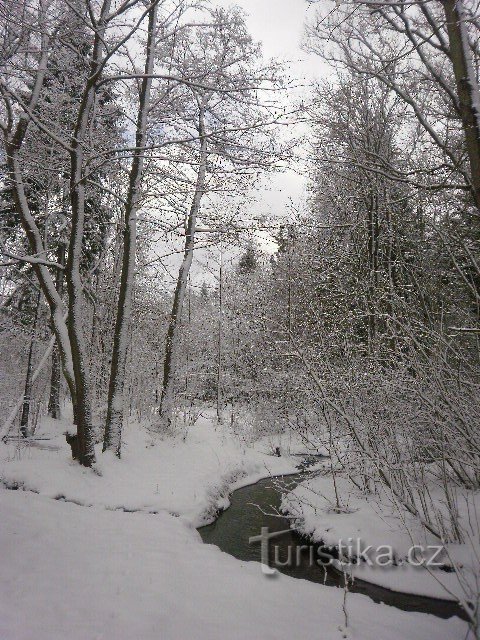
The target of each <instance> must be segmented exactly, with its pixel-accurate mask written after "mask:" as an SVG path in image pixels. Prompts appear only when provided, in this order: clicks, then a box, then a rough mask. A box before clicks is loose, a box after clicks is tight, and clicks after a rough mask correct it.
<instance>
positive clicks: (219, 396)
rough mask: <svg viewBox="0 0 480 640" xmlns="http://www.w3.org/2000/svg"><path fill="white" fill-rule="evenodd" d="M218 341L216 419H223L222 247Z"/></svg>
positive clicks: (221, 251)
mask: <svg viewBox="0 0 480 640" xmlns="http://www.w3.org/2000/svg"><path fill="white" fill-rule="evenodd" d="M218 278H219V283H218V338H217V339H218V343H217V420H218V422H219V423H221V422H222V421H223V411H222V404H223V398H222V351H223V249H220V270H219V274H218Z"/></svg>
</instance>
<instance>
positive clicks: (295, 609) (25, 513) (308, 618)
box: [0, 490, 466, 640]
mask: <svg viewBox="0 0 480 640" xmlns="http://www.w3.org/2000/svg"><path fill="white" fill-rule="evenodd" d="M0 513H1V523H2V524H1V527H0V548H1V549H2V562H1V564H0V638H2V640H33V639H35V640H66V639H67V638H68V640H133V639H135V640H136V639H139V640H158V639H159V638H161V639H162V640H185V639H187V638H188V639H192V640H203V639H205V640H207V639H208V640H217V639H218V640H224V639H225V638H228V639H229V640H236V639H238V640H251V639H255V640H269V639H272V640H291V639H293V638H298V639H299V640H310V639H311V638H322V640H340V638H342V637H344V636H343V634H342V633H341V632H340V631H339V628H340V627H342V626H343V624H344V616H343V612H342V600H343V593H342V591H341V590H340V589H332V588H330V587H324V586H323V585H318V584H313V583H310V582H307V581H303V580H295V579H293V578H288V577H287V576H282V575H280V576H278V577H277V578H275V579H270V578H268V577H266V576H264V575H263V574H262V573H261V571H260V567H259V565H258V564H257V563H252V562H249V563H244V562H240V561H238V560H235V559H234V558H232V557H230V556H228V555H227V554H224V553H222V552H220V551H219V550H218V549H217V548H216V547H214V546H211V545H204V544H203V543H202V542H201V540H200V536H199V535H198V534H197V532H196V531H194V530H192V529H188V528H187V527H186V526H185V524H184V523H183V522H182V521H181V520H180V519H179V518H175V517H173V516H171V515H169V514H167V513H166V512H165V513H160V514H156V515H149V514H145V513H123V512H119V511H113V512H112V511H108V510H105V509H99V508H96V507H92V508H85V507H81V506H77V505H75V504H71V503H65V502H60V501H55V500H51V499H49V498H47V497H45V496H38V495H35V494H32V493H30V492H23V491H7V490H0ZM347 611H348V616H349V625H350V628H349V635H348V637H351V638H355V639H358V640H363V639H364V640H371V638H378V639H379V640H380V639H381V640H397V639H398V640H404V639H407V638H408V640H431V639H432V638H435V640H459V639H460V638H464V637H465V633H466V626H465V623H463V622H462V621H460V620H459V619H458V618H452V619H450V620H447V621H445V620H439V619H436V618H433V617H432V616H427V615H423V614H418V613H413V614H412V613H405V612H402V611H398V610H396V609H393V608H391V607H387V606H385V605H377V604H374V603H373V602H372V601H371V600H370V599H368V598H367V597H365V596H361V595H358V594H349V595H348V598H347Z"/></svg>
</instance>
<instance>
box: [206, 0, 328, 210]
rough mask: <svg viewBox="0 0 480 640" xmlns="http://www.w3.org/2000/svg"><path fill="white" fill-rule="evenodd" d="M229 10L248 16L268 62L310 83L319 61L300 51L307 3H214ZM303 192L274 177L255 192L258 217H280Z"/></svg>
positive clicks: (286, 176)
mask: <svg viewBox="0 0 480 640" xmlns="http://www.w3.org/2000/svg"><path fill="white" fill-rule="evenodd" d="M213 2H214V4H217V5H220V6H223V7H228V6H232V5H238V6H240V7H242V8H243V9H244V10H245V12H246V14H247V26H248V28H249V31H250V33H251V35H252V37H253V38H254V39H255V40H257V41H260V42H262V44H263V51H264V55H265V57H267V58H271V57H275V58H280V59H282V60H284V61H288V63H289V75H290V76H291V77H293V78H295V80H298V81H299V82H300V83H302V84H303V83H304V82H305V83H310V82H311V81H312V79H313V78H314V77H316V75H317V74H316V70H317V69H319V68H320V66H321V65H320V62H319V60H318V58H315V57H313V56H309V55H308V54H307V53H305V52H304V51H302V50H301V41H302V36H303V25H304V22H305V20H306V19H307V17H308V16H310V15H312V13H313V11H314V10H315V9H314V7H312V6H311V5H309V4H308V2H307V1H306V0H237V1H236V2H235V1H233V2H232V0H213ZM304 191H305V180H304V179H303V178H302V177H300V176H298V175H296V174H295V173H293V172H290V171H289V172H286V173H282V174H278V175H274V176H273V177H272V178H271V179H270V180H269V186H268V188H267V189H261V190H258V191H257V194H258V195H257V197H256V200H257V205H256V207H257V211H258V213H260V214H265V213H266V214H272V213H273V214H282V213H283V212H284V211H285V209H286V208H287V207H288V204H289V202H290V201H293V202H294V203H295V202H298V201H299V200H301V199H302V196H303V194H304Z"/></svg>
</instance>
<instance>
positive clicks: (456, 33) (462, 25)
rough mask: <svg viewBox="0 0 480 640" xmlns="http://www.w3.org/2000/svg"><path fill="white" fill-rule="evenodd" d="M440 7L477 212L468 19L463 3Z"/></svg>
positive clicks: (478, 150)
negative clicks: (444, 19) (444, 23)
mask: <svg viewBox="0 0 480 640" xmlns="http://www.w3.org/2000/svg"><path fill="white" fill-rule="evenodd" d="M442 4H443V8H444V11H445V18H446V22H447V32H448V39H449V45H450V49H449V53H450V60H451V62H452V66H453V72H454V75H455V82H456V85H457V93H458V100H459V107H460V116H461V119H462V125H463V130H464V133H465V142H466V147H467V153H468V159H469V162H470V173H471V180H470V184H471V189H472V195H473V199H474V201H475V204H476V206H477V208H478V209H480V91H479V87H478V83H477V77H476V73H475V68H474V64H473V60H472V54H471V51H470V44H469V41H468V33H467V27H466V20H467V17H466V15H465V9H464V6H463V1H462V0H442Z"/></svg>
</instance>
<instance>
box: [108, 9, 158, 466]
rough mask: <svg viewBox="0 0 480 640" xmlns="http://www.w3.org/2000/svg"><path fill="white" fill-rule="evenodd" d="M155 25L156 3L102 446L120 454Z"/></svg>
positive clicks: (152, 12) (128, 208) (129, 200)
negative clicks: (138, 212)
mask: <svg viewBox="0 0 480 640" xmlns="http://www.w3.org/2000/svg"><path fill="white" fill-rule="evenodd" d="M156 25H157V4H154V5H153V6H152V8H151V9H150V11H149V16H148V40H147V54H146V60H145V77H144V78H143V80H142V85H141V89H140V104H139V110H138V118H137V129H136V142H135V146H136V151H135V154H134V157H133V161H132V167H131V170H130V182H129V188H128V195H127V204H126V210H125V224H124V231H123V261H122V275H121V279H120V290H119V295H118V306H117V319H116V324H115V333H114V338H113V354H112V366H111V370H110V384H109V389H108V409H107V421H106V425H105V437H104V442H103V450H104V451H107V450H110V451H114V452H115V454H116V455H117V456H118V457H120V450H121V440H122V426H123V414H124V386H125V368H126V360H127V349H128V338H129V332H130V320H131V315H132V296H133V287H134V277H135V252H136V239H137V211H138V206H139V204H138V203H139V193H140V187H141V182H142V175H143V162H144V156H145V151H144V149H145V143H146V138H147V120H148V111H149V106H150V91H151V86H152V77H151V76H152V73H153V65H154V61H155V31H156Z"/></svg>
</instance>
